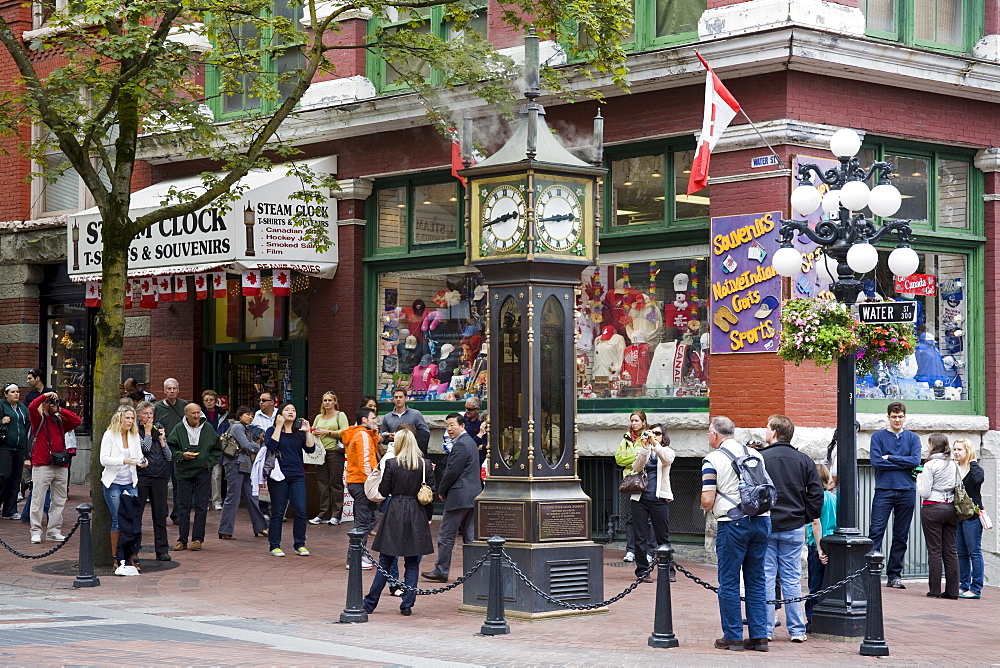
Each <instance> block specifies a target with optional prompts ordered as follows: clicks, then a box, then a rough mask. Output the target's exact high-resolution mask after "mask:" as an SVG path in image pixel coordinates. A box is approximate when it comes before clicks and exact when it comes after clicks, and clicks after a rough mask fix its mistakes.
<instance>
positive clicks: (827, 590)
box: [673, 561, 868, 605]
mask: <svg viewBox="0 0 1000 668" xmlns="http://www.w3.org/2000/svg"><path fill="white" fill-rule="evenodd" d="M673 564H674V567H676V568H677V570H679V571H680V572H681V573H683V574H684V576H685V577H687V578H689V579H691V580H694V582H695V583H696V584H700V585H701V586H702V587H704V588H705V589H708V590H709V591H714V592H718V591H719V588H718V587H714V586H712V585H711V584H709V583H708V582H706V581H704V580H702V579H701V578H700V577H698V576H697V575H695V574H694V573H692V572H691V571H689V570H688V569H686V568H684V567H683V566H681V565H680V564H678V563H677V562H676V561H674V562H673ZM867 570H868V566H867V565H865V566H862V567H861V568H859V569H858V570H856V571H854V572H853V573H851V574H850V575H848V576H847V577H846V578H844V579H843V580H841V581H840V582H837V583H836V584H832V585H830V586H829V587H826V588H825V589H820V590H819V591H816V592H813V593H811V594H804V595H802V596H796V597H795V598H782V599H778V600H776V601H765V603H771V604H774V605H777V604H779V603H780V604H782V605H785V604H788V603H801V602H802V601H808V600H810V599H813V598H819V597H821V596H826V595H827V594H829V593H830V592H832V591H834V590H836V589H840V588H841V587H843V586H844V585H846V584H847V583H848V582H852V581H853V580H857V579H858V578H859V577H861V576H862V575H864V574H865V573H866V572H867ZM740 600H741V601H746V597H744V596H740Z"/></svg>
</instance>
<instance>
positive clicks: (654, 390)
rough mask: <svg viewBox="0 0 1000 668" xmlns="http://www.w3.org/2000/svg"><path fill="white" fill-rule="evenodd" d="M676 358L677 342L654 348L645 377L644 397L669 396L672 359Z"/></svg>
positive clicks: (665, 343) (665, 342)
mask: <svg viewBox="0 0 1000 668" xmlns="http://www.w3.org/2000/svg"><path fill="white" fill-rule="evenodd" d="M676 356H677V342H676V341H664V342H663V343H661V344H659V345H657V346H656V350H655V351H654V352H653V361H652V363H651V364H650V366H649V374H647V376H646V396H647V397H666V396H670V391H669V390H670V388H671V386H672V384H673V383H672V378H673V368H674V358H675V357H676Z"/></svg>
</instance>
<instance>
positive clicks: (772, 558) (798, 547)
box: [754, 527, 806, 637]
mask: <svg viewBox="0 0 1000 668" xmlns="http://www.w3.org/2000/svg"><path fill="white" fill-rule="evenodd" d="M805 544H806V531H805V528H804V527H799V528H798V529H792V530H791V531H775V532H772V533H771V536H770V537H769V538H768V539H767V553H766V555H765V556H764V582H765V587H766V588H765V592H766V593H767V597H768V598H769V599H773V598H774V594H775V587H774V583H775V580H780V581H781V598H795V597H797V596H801V595H802V585H801V581H802V548H803V546H804V545H805ZM784 608H785V623H786V624H787V626H788V635H790V636H804V635H805V634H806V618H805V613H804V612H803V608H802V604H801V603H788V604H787V605H785V606H784ZM767 635H768V637H771V636H772V635H774V604H772V603H768V604H767ZM754 637H757V636H754Z"/></svg>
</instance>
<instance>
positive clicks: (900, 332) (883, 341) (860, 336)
mask: <svg viewBox="0 0 1000 668" xmlns="http://www.w3.org/2000/svg"><path fill="white" fill-rule="evenodd" d="M854 334H855V337H856V338H857V342H858V343H857V346H858V349H857V351H856V352H855V355H857V358H858V375H859V376H863V375H865V374H867V373H874V372H875V368H876V367H877V366H878V363H879V362H882V363H883V364H886V365H888V366H896V365H898V364H900V363H901V362H902V361H903V360H905V359H906V358H907V357H909V356H910V355H912V354H913V350H914V348H915V347H916V345H917V341H916V337H914V336H913V325H910V324H907V323H893V324H887V325H855V327H854Z"/></svg>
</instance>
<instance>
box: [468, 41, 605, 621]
mask: <svg viewBox="0 0 1000 668" xmlns="http://www.w3.org/2000/svg"><path fill="white" fill-rule="evenodd" d="M526 83H527V86H526V88H527V91H526V93H525V95H526V97H527V98H528V103H527V104H526V105H525V106H524V107H523V108H522V109H521V113H520V123H519V126H518V128H517V130H516V131H515V133H514V135H513V136H512V137H511V138H510V139H509V140H508V142H507V143H506V144H505V145H504V146H503V147H502V148H501V149H500V150H499V151H498V152H497V153H495V154H494V155H492V156H490V157H489V158H487V159H486V160H484V161H482V162H480V163H479V164H477V165H475V166H474V167H471V168H467V169H465V170H464V171H462V172H461V173H462V175H463V176H465V177H467V178H468V188H467V191H466V192H467V195H466V197H467V202H466V203H467V206H466V211H467V212H468V218H467V225H468V234H467V238H468V239H469V260H470V262H471V264H473V265H475V266H476V267H477V268H478V269H479V270H480V271H481V272H482V275H483V278H484V280H485V282H486V283H487V286H488V288H489V293H488V301H489V316H488V320H489V327H488V332H487V341H488V361H487V364H488V367H487V368H488V375H489V386H488V392H487V397H488V402H489V403H488V408H489V410H488V414H489V420H490V427H489V446H488V459H487V466H488V467H489V478H488V480H487V482H486V487H485V489H484V491H483V493H482V494H481V495H480V496H479V498H478V499H477V502H476V509H475V513H476V542H475V543H473V544H470V545H468V546H466V547H465V552H464V561H465V566H466V568H469V567H471V566H472V565H474V564H475V563H476V562H477V561H478V560H479V558H480V557H481V556H482V555H483V554H484V553H485V552H486V550H487V547H486V543H485V541H486V540H487V539H489V538H490V537H492V536H494V535H498V536H501V537H502V538H504V539H505V540H506V547H505V549H506V551H507V553H508V554H509V555H510V556H511V557H512V558H513V559H514V561H515V562H516V563H517V564H518V568H519V569H520V570H521V571H522V572H523V573H524V574H525V575H526V576H527V577H528V578H530V579H531V580H532V582H534V583H535V584H537V585H538V586H539V587H541V588H542V589H543V590H544V591H546V593H548V594H550V595H551V596H554V597H556V598H559V599H563V600H565V601H566V602H569V603H577V604H587V603H596V602H599V601H601V600H603V593H604V584H603V563H602V557H603V548H602V546H601V545H598V544H596V543H594V542H593V541H591V540H590V503H591V501H590V499H589V498H588V497H587V496H586V495H585V494H584V492H583V489H582V488H581V487H580V479H579V477H578V476H577V451H576V436H577V433H576V376H575V356H574V307H575V295H574V287H575V286H576V285H578V283H579V281H580V274H581V272H582V271H583V270H584V269H585V268H586V267H588V266H590V265H591V264H593V260H594V252H595V245H596V229H597V224H598V211H597V209H598V187H597V182H598V179H599V178H600V177H601V176H602V175H603V174H604V173H605V170H604V169H603V168H599V167H594V166H591V165H590V164H588V163H587V162H584V161H583V160H581V159H579V158H577V157H576V156H574V155H573V154H572V153H570V152H569V151H568V150H566V148H564V147H563V146H562V145H561V144H560V143H559V141H558V139H556V137H555V136H554V135H553V134H552V133H551V131H550V130H549V129H548V127H547V126H546V123H545V119H544V114H545V112H544V110H543V109H542V107H541V105H539V104H538V103H537V102H536V101H535V99H536V98H537V97H538V96H539V94H540V92H539V87H538V38H537V37H536V36H535V35H534V34H531V35H530V36H529V37H527V38H526ZM486 571H488V568H484V569H483V570H481V571H480V572H479V573H477V574H476V577H474V578H473V579H472V580H470V581H469V582H468V583H466V586H465V588H464V592H465V593H464V600H463V603H464V604H463V606H462V609H463V610H464V611H467V612H482V611H484V610H485V606H486V594H487V583H488V576H486V575H485V572H486ZM503 580H504V588H505V599H506V601H505V607H506V613H507V616H508V617H512V618H517V619H544V618H551V617H557V616H564V615H571V614H580V613H579V612H569V611H567V610H565V609H564V608H561V607H559V606H557V605H555V604H552V603H550V602H548V601H546V600H545V599H543V598H542V597H541V596H538V595H537V594H535V593H534V592H532V591H531V590H530V589H528V588H527V587H526V586H525V585H524V583H523V582H521V581H520V580H519V579H517V578H516V577H515V576H514V573H513V572H510V571H509V568H508V567H507V566H504V574H503ZM599 611H606V609H601V610H599Z"/></svg>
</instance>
